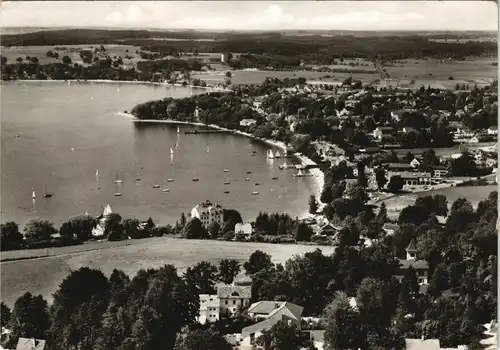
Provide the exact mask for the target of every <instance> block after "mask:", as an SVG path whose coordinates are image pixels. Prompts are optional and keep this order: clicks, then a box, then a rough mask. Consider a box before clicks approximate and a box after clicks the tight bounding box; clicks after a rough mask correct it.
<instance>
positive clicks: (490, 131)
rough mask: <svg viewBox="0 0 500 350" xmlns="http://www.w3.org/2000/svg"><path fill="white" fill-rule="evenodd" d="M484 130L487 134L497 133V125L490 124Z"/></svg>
mask: <svg viewBox="0 0 500 350" xmlns="http://www.w3.org/2000/svg"><path fill="white" fill-rule="evenodd" d="M486 132H487V133H488V135H498V126H496V125H495V126H490V127H489V128H488V130H487V131H486Z"/></svg>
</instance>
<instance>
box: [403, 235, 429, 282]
mask: <svg viewBox="0 0 500 350" xmlns="http://www.w3.org/2000/svg"><path fill="white" fill-rule="evenodd" d="M399 264H400V266H399V271H398V273H397V275H396V278H397V279H399V280H400V281H401V280H402V279H403V277H404V275H405V272H406V270H408V269H409V268H410V266H411V267H412V268H413V269H414V270H415V272H416V274H417V280H418V283H419V284H427V283H428V273H429V263H428V262H427V261H425V260H418V258H417V246H416V243H415V240H414V239H412V240H411V241H410V244H408V247H407V248H406V259H399Z"/></svg>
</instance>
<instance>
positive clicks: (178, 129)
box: [177, 125, 181, 134]
mask: <svg viewBox="0 0 500 350" xmlns="http://www.w3.org/2000/svg"><path fill="white" fill-rule="evenodd" d="M180 132H181V130H180V128H179V125H177V133H178V134H180Z"/></svg>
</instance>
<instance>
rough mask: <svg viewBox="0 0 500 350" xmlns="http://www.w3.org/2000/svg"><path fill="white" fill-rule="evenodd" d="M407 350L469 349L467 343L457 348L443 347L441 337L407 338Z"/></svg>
mask: <svg viewBox="0 0 500 350" xmlns="http://www.w3.org/2000/svg"><path fill="white" fill-rule="evenodd" d="M405 349H406V350H468V349H469V347H468V346H467V345H458V346H457V347H456V348H442V347H441V343H440V342H439V339H405Z"/></svg>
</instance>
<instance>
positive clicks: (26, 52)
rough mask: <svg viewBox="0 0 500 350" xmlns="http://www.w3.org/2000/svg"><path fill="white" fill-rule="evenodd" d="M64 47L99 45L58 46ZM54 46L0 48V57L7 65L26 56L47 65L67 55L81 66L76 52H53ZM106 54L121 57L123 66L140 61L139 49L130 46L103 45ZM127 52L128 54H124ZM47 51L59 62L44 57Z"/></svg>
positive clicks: (80, 60)
mask: <svg viewBox="0 0 500 350" xmlns="http://www.w3.org/2000/svg"><path fill="white" fill-rule="evenodd" d="M60 46H61V47H62V46H64V47H66V48H68V49H77V48H82V49H83V48H90V47H91V46H92V47H100V46H101V45H93V44H88V45H60ZM54 47H55V46H12V47H2V56H4V57H6V58H7V60H8V61H7V62H8V63H13V62H15V60H16V58H18V57H22V58H23V59H26V56H31V57H37V58H38V59H39V60H40V63H41V64H47V63H52V62H61V60H60V59H61V58H62V57H63V56H65V55H68V56H69V57H70V58H71V60H72V62H73V63H79V64H82V59H81V58H80V55H79V53H78V52H66V51H63V50H58V51H56V50H54ZM104 47H105V48H106V53H107V54H108V55H110V56H111V57H113V58H114V56H117V57H119V56H121V57H122V58H123V62H124V63H125V64H127V63H129V62H136V61H138V60H140V57H139V55H138V54H136V53H135V51H136V50H139V47H136V46H131V45H105V46H104ZM126 50H128V52H125V51H126ZM47 51H53V52H57V53H59V60H56V59H55V58H49V57H47V56H46V53H47ZM126 55H129V56H132V57H134V58H133V59H131V60H126V59H125V58H124V57H125V56H126Z"/></svg>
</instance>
